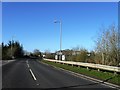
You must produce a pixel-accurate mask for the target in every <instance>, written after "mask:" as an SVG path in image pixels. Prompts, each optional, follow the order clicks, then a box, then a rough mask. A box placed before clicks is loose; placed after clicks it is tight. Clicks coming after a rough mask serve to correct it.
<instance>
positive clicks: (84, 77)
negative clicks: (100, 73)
mask: <svg viewBox="0 0 120 90" xmlns="http://www.w3.org/2000/svg"><path fill="white" fill-rule="evenodd" d="M45 64H46V63H45ZM47 65H49V64H47ZM52 66H53V67H54V68H56V69H58V70H63V71H67V73H69V74H71V75H73V76H76V77H79V78H83V79H86V80H89V81H91V82H94V83H97V82H103V81H102V80H98V79H95V78H92V77H89V76H85V75H82V74H79V73H75V72H73V71H69V70H66V69H63V68H60V67H59V68H58V67H55V66H54V65H52ZM101 84H102V85H104V86H107V87H111V88H119V86H118V85H115V84H112V83H108V82H104V83H101Z"/></svg>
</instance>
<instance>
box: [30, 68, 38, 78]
mask: <svg viewBox="0 0 120 90" xmlns="http://www.w3.org/2000/svg"><path fill="white" fill-rule="evenodd" d="M29 70H30V73H31V75H32V77H33V79H34V80H37V79H36V77H35V75H34V74H33V72H32V70H31V69H29Z"/></svg>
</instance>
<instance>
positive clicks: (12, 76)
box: [2, 59, 113, 90]
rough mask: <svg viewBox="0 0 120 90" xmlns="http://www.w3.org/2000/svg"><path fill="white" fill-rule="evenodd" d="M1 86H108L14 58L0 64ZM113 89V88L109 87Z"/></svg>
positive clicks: (64, 87) (61, 87) (47, 66)
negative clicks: (0, 72)
mask: <svg viewBox="0 0 120 90" xmlns="http://www.w3.org/2000/svg"><path fill="white" fill-rule="evenodd" d="M2 88H3V89H4V88H41V89H49V88H57V89H65V90H66V89H69V88H109V90H110V88H111V87H109V86H106V85H104V84H102V83H97V82H93V81H90V80H86V79H83V78H81V77H76V76H74V75H72V74H70V73H68V72H66V71H63V70H60V69H57V68H54V67H52V66H49V65H46V64H43V63H42V62H40V61H38V60H35V59H23V60H16V61H13V62H10V63H8V64H5V65H3V66H2ZM111 90H113V89H111Z"/></svg>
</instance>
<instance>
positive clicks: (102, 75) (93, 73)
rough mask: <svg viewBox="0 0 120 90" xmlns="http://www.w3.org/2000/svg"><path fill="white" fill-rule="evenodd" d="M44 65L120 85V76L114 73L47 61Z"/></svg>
mask: <svg viewBox="0 0 120 90" xmlns="http://www.w3.org/2000/svg"><path fill="white" fill-rule="evenodd" d="M42 62H43V63H47V64H49V65H53V66H55V67H60V68H63V69H66V70H70V71H73V72H76V73H80V74H84V75H87V76H90V77H93V78H97V79H100V80H106V79H109V80H108V81H107V82H110V83H114V84H117V85H120V75H119V74H116V75H114V73H112V72H103V71H97V70H94V69H86V68H83V67H76V66H71V65H66V64H64V65H63V64H60V63H55V62H50V61H45V60H42Z"/></svg>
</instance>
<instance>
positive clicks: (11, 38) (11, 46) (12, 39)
mask: <svg viewBox="0 0 120 90" xmlns="http://www.w3.org/2000/svg"><path fill="white" fill-rule="evenodd" d="M12 41H13V36H12V38H11V59H12Z"/></svg>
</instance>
